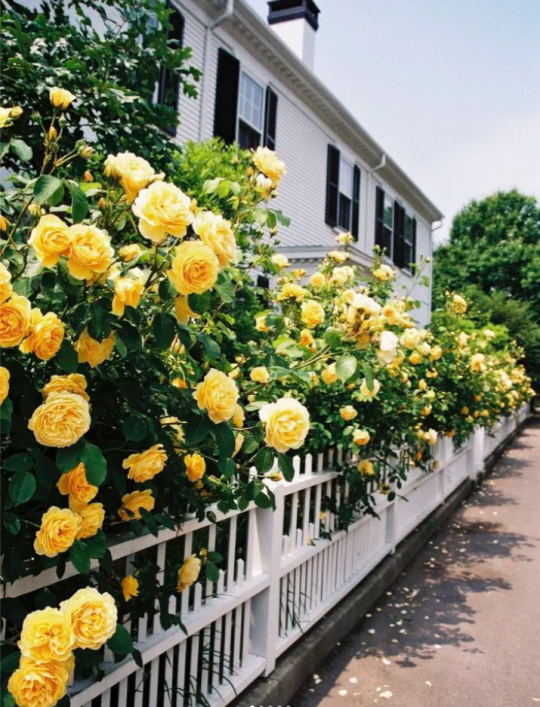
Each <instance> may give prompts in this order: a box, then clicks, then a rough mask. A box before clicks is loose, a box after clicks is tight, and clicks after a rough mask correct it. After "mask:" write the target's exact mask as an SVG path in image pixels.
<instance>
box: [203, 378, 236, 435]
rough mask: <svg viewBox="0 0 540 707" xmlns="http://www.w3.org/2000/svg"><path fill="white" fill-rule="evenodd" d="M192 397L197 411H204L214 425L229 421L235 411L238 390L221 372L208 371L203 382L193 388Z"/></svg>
mask: <svg viewBox="0 0 540 707" xmlns="http://www.w3.org/2000/svg"><path fill="white" fill-rule="evenodd" d="M193 397H194V398H195V400H196V401H197V404H198V406H199V410H206V411H207V412H208V417H209V418H210V419H211V420H212V422H213V423H214V424H216V425H219V423H220V422H226V421H227V420H230V419H231V417H232V416H233V415H234V413H235V411H236V404H237V402H238V388H237V387H236V383H235V382H234V381H233V380H232V379H231V378H229V376H226V375H225V374H224V373H223V371H217V370H216V369H215V368H212V369H210V371H208V373H207V374H206V376H205V377H204V381H203V382H202V383H199V384H198V385H197V387H196V388H195V392H194V393H193Z"/></svg>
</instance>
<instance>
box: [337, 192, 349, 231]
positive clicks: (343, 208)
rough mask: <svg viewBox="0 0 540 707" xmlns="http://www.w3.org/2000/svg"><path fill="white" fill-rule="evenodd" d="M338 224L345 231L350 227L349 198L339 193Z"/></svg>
mask: <svg viewBox="0 0 540 707" xmlns="http://www.w3.org/2000/svg"><path fill="white" fill-rule="evenodd" d="M338 225H340V226H341V228H344V229H345V230H346V231H350V229H351V200H350V199H348V198H347V197H346V196H345V195H344V194H340V195H339V214H338Z"/></svg>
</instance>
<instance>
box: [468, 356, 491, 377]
mask: <svg viewBox="0 0 540 707" xmlns="http://www.w3.org/2000/svg"><path fill="white" fill-rule="evenodd" d="M485 361H486V357H485V356H484V354H482V353H476V354H473V355H472V356H471V363H470V366H471V371H475V372H476V373H483V372H484V371H486V370H487V366H486V363H485Z"/></svg>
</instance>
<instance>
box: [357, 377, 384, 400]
mask: <svg viewBox="0 0 540 707" xmlns="http://www.w3.org/2000/svg"><path fill="white" fill-rule="evenodd" d="M380 389H381V384H380V383H379V381H378V380H377V379H376V378H374V379H373V386H372V390H371V389H370V388H369V386H368V384H367V380H366V379H365V378H364V380H363V381H362V383H361V384H360V393H361V395H362V397H363V398H364V400H372V399H373V398H375V397H376V396H377V395H378V393H379V391H380Z"/></svg>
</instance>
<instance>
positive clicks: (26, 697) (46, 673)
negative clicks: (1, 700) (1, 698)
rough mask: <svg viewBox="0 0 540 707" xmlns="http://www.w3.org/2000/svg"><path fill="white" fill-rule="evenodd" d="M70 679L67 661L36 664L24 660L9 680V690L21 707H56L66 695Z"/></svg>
mask: <svg viewBox="0 0 540 707" xmlns="http://www.w3.org/2000/svg"><path fill="white" fill-rule="evenodd" d="M69 677H70V673H69V664H68V662H67V661H64V662H62V663H59V662H58V661H51V662H49V663H36V662H35V661H34V660H32V659H31V658H22V659H21V663H20V665H19V667H18V669H17V670H16V671H15V672H14V673H13V675H12V676H11V677H10V678H9V682H8V690H9V692H10V693H11V694H12V695H13V698H14V699H15V702H16V704H17V705H18V706H19V707H54V705H56V703H57V702H59V701H60V700H61V699H62V697H64V695H65V694H66V692H67V684H68V681H69Z"/></svg>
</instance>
